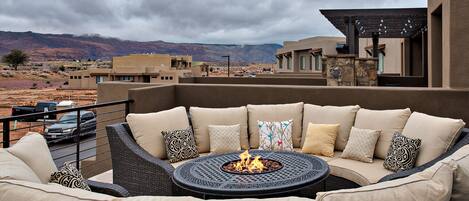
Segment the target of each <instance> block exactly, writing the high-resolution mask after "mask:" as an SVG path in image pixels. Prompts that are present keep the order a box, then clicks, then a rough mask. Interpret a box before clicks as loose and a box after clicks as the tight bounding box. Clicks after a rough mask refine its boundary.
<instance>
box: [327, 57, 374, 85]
mask: <svg viewBox="0 0 469 201" xmlns="http://www.w3.org/2000/svg"><path fill="white" fill-rule="evenodd" d="M377 66H378V60H377V59H373V58H371V59H365V58H358V57H356V55H333V56H331V55H328V56H326V57H325V58H323V76H324V77H325V78H326V79H327V86H378V76H377V70H376V69H377Z"/></svg>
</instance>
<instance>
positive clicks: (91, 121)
mask: <svg viewBox="0 0 469 201" xmlns="http://www.w3.org/2000/svg"><path fill="white" fill-rule="evenodd" d="M77 134H78V133H77V112H69V113H66V114H64V115H63V116H62V117H61V118H60V119H59V121H58V122H57V123H55V124H53V125H51V126H49V127H47V128H46V129H45V131H44V137H45V138H46V139H47V140H48V141H60V140H66V139H74V137H75V136H76V135H77ZM91 134H96V116H95V114H94V113H93V112H91V111H80V136H84V135H91Z"/></svg>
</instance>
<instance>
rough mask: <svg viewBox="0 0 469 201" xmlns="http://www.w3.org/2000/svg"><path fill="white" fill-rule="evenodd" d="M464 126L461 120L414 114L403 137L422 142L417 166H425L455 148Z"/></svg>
mask: <svg viewBox="0 0 469 201" xmlns="http://www.w3.org/2000/svg"><path fill="white" fill-rule="evenodd" d="M464 125H465V123H464V121H462V120H461V119H450V118H442V117H435V116H430V115H427V114H423V113H419V112H414V113H412V115H411V116H410V118H409V121H407V124H406V125H405V127H404V130H403V131H402V135H404V136H406V137H410V138H418V139H421V140H422V143H421V145H420V151H419V154H418V157H417V161H416V162H415V165H416V166H420V165H423V164H425V163H427V162H429V161H431V160H433V159H435V158H436V157H438V156H440V155H441V154H443V153H445V152H446V151H447V150H448V149H449V148H451V146H453V144H454V142H455V141H456V139H457V137H458V136H459V134H461V129H462V128H463V127H464Z"/></svg>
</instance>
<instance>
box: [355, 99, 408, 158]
mask: <svg viewBox="0 0 469 201" xmlns="http://www.w3.org/2000/svg"><path fill="white" fill-rule="evenodd" d="M410 114H411V111H410V109H409V108H406V109H401V110H368V109H363V108H361V109H360V110H358V112H357V117H356V118H355V125H354V126H355V127H357V128H364V129H372V130H379V131H381V135H380V137H379V139H378V143H377V144H376V149H375V156H376V157H377V158H381V159H385V158H386V155H387V153H388V150H389V147H390V146H391V141H392V136H393V135H394V133H395V132H402V129H404V126H405V124H406V122H407V119H409V116H410Z"/></svg>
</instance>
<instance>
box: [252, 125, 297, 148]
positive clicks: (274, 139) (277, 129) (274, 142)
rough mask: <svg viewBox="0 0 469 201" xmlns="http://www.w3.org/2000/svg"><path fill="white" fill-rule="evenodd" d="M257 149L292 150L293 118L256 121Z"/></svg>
mask: <svg viewBox="0 0 469 201" xmlns="http://www.w3.org/2000/svg"><path fill="white" fill-rule="evenodd" d="M257 124H258V127H259V136H260V139H259V142H260V144H259V149H261V150H269V151H293V142H292V128H293V125H292V124H293V120H288V121H280V122H269V121H258V122H257Z"/></svg>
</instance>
